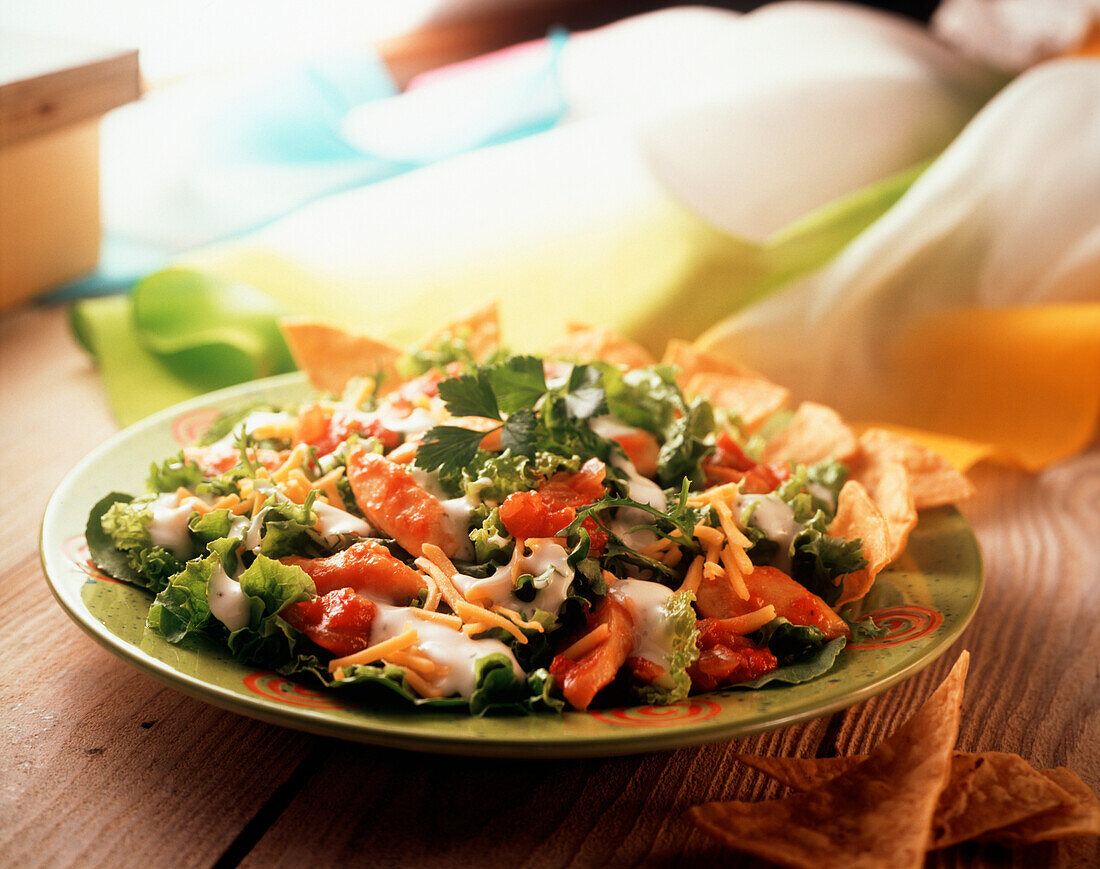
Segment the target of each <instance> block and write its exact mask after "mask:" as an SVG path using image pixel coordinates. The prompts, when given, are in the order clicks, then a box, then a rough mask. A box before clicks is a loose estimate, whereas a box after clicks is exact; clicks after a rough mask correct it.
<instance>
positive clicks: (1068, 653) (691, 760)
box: [0, 308, 1100, 869]
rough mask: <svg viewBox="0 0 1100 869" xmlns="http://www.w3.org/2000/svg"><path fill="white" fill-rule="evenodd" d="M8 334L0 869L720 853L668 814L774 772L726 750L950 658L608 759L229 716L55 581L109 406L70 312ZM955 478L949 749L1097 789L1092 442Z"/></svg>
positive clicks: (1055, 861) (833, 723)
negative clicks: (156, 676)
mask: <svg viewBox="0 0 1100 869" xmlns="http://www.w3.org/2000/svg"><path fill="white" fill-rule="evenodd" d="M0 353H2V356H0V384H2V390H0V394H2V399H0V407H2V414H0V419H2V420H3V425H2V427H0V432H2V433H0V438H2V441H0V445H2V448H0V484H2V485H0V504H2V507H0V511H2V512H0V529H2V532H0V554H2V557H0V563H2V564H3V565H4V567H3V573H2V577H3V579H2V581H0V866H16V865H18V866H69V865H80V866H88V865H102V866H111V867H112V869H116V867H124V866H135V867H146V866H151V865H152V866H161V865H164V866H211V865H214V866H235V865H237V864H242V865H245V866H271V865H281V866H299V865H310V866H329V865H339V864H358V865H365V866H422V865H423V866H456V867H457V866H461V867H475V866H511V865H525V866H526V865H529V866H627V865H636V864H644V865H652V866H681V865H683V866H707V865H713V864H715V863H722V862H731V861H730V859H729V857H728V855H727V854H726V853H724V852H722V851H721V850H720V849H717V848H715V847H714V846H712V845H710V844H709V842H708V841H707V840H706V839H704V838H703V837H702V836H701V835H699V834H697V833H694V832H693V831H692V829H691V828H690V827H689V826H688V825H687V824H685V823H684V821H683V819H682V813H683V811H684V809H686V808H687V807H688V806H690V805H692V804H694V803H698V802H702V801H706V800H714V799H722V798H735V797H736V798H741V799H744V798H749V799H757V798H762V797H768V796H773V795H775V794H776V793H777V790H776V788H775V787H773V786H770V785H768V784H767V783H766V782H765V780H764V779H763V778H762V777H761V776H760V775H758V774H756V773H753V772H751V771H748V770H746V769H745V768H744V767H742V766H741V765H740V764H739V763H738V762H737V761H736V760H735V758H734V755H735V754H736V753H737V752H759V753H768V754H778V755H796V754H797V755H818V756H826V755H834V754H842V755H843V754H855V753H859V752H862V751H866V750H867V749H868V748H870V747H871V746H873V745H875V744H876V743H877V742H878V741H879V740H880V739H881V738H882V737H883V735H884V734H887V733H890V732H891V731H893V730H894V729H895V728H896V727H897V726H898V725H899V724H900V723H901V722H903V721H904V720H905V719H906V718H907V717H908V716H909V715H910V714H911V713H912V712H913V711H914V710H915V709H916V708H917V706H918V705H919V704H920V702H921V701H922V700H923V699H924V697H925V696H927V694H928V693H929V691H930V690H931V688H932V687H933V686H934V685H935V684H936V683H938V682H939V680H940V679H941V678H942V677H943V676H944V674H945V673H946V671H947V669H948V666H949V659H950V660H953V659H954V654H950V655H948V656H946V657H945V658H944V659H942V660H941V661H939V662H937V663H936V664H934V665H933V666H931V667H929V668H928V670H926V671H925V672H924V673H923V674H922V675H920V676H919V677H917V678H915V679H913V680H911V681H910V682H907V683H905V684H902V685H900V686H898V687H896V688H894V689H892V690H891V691H888V692H887V693H885V694H883V695H881V696H879V697H877V698H875V699H873V700H871V701H869V702H867V703H865V704H862V705H861V706H857V707H854V708H852V709H849V710H847V711H845V712H841V713H837V714H836V715H833V716H831V717H830V718H825V719H821V720H818V721H813V722H810V723H808V724H803V725H799V726H796V727H791V728H788V729H786V730H781V731H778V732H775V733H770V734H766V735H763V736H757V737H753V738H750V739H744V740H740V741H736V742H727V743H721V744H717V745H710V746H706V747H703V748H691V749H683V750H681V751H674V752H667V753H663V754H652V755H643V756H637V757H622V758H612V759H609V760H584V761H553V762H547V761H491V760H466V759H455V758H448V757H435V756H430V755H418V754H412V753H405V752H401V751H394V750H385V749H378V748H372V747H369V746H362V745H354V744H350V743H344V742H340V741H337V740H333V739H325V738H320V737H316V736H311V735H308V734H304V733H299V732H296V731H293V730H284V729H281V728H279V727H274V726H271V725H267V724H262V723H260V722H258V721H253V720H251V719H248V718H242V717H240V716H238V715H235V714H232V713H229V712H223V711H221V710H220V709H215V708H213V707H211V706H208V705H206V704H204V703H201V702H199V701H197V700H192V699H190V698H188V697H185V696H183V695H182V694H179V693H177V692H175V691H173V690H171V689H169V688H166V687H163V686H162V685H161V684H160V683H158V682H156V681H154V680H153V679H151V678H148V677H146V676H143V675H140V674H138V673H137V672H136V671H134V670H133V669H131V668H130V667H129V666H127V665H126V664H124V663H122V662H121V661H119V660H118V659H116V658H114V657H112V656H111V655H110V654H108V653H107V652H106V651H104V650H103V649H101V648H100V647H99V646H97V645H96V644H95V643H94V642H92V640H90V639H89V638H88V637H87V636H85V634H84V633H83V632H82V631H81V630H80V629H79V628H77V626H76V625H74V624H73V623H72V622H70V621H69V619H68V618H67V617H66V616H65V614H64V613H63V612H62V611H61V609H60V607H58V605H57V604H56V603H55V602H54V600H53V598H52V597H51V595H50V592H49V590H48V589H47V587H46V584H45V581H44V580H43V577H42V572H41V567H40V565H39V560H38V553H37V551H36V550H37V545H36V541H37V537H38V526H39V522H40V520H41V516H42V511H43V509H44V507H45V505H46V501H47V499H48V497H49V495H50V492H51V490H52V489H53V487H54V486H55V485H56V484H57V483H58V482H59V481H60V480H61V478H62V476H63V475H64V474H65V473H66V472H67V471H68V470H69V468H70V467H71V466H72V465H73V464H74V463H75V462H76V461H77V460H78V459H80V458H81V457H82V456H83V455H84V454H86V453H87V452H88V451H89V450H91V449H92V448H93V447H95V446H96V445H97V444H99V443H100V442H101V441H102V440H103V439H104V438H106V437H107V436H108V435H110V434H111V433H113V432H114V431H115V428H116V426H115V424H114V423H113V421H112V420H111V418H110V416H109V413H108V410H107V406H106V403H105V400H104V397H103V393H102V391H101V388H100V384H99V383H98V381H97V377H96V373H95V371H94V369H93V366H92V364H91V362H90V361H89V360H88V359H87V358H86V357H85V356H84V355H83V353H82V352H81V351H80V350H78V348H77V347H76V346H75V345H74V344H73V342H72V340H71V339H70V338H69V336H68V335H67V333H66V329H65V316H64V312H63V311H61V310H58V309H42V308H30V309H23V310H19V311H16V312H13V313H11V314H8V315H6V316H5V317H4V318H2V319H0ZM973 478H974V480H975V482H976V483H977V484H978V486H979V492H980V494H979V496H978V498H977V499H976V500H975V501H974V502H973V503H971V504H970V505H968V506H967V507H966V512H967V514H968V515H969V517H970V519H971V521H972V523H973V525H974V529H975V531H976V532H977V535H978V537H979V538H980V540H981V544H982V548H983V550H984V552H985V559H986V565H987V573H988V586H987V591H986V595H985V600H984V601H983V602H982V606H981V610H980V611H979V613H978V615H977V617H976V618H975V620H974V622H973V624H972V626H971V627H970V628H969V630H967V632H966V633H965V635H964V636H963V639H962V641H961V642H960V643H959V645H958V647H957V648H958V649H961V648H968V649H970V651H971V653H972V654H973V661H972V667H971V676H970V682H969V686H968V688H969V690H968V692H967V698H966V704H965V708H964V718H963V724H962V731H961V735H960V738H959V745H960V747H961V748H964V749H997V750H1003V751H1014V752H1019V753H1020V754H1022V755H1023V756H1024V757H1026V758H1028V759H1029V760H1031V761H1032V762H1033V763H1035V764H1037V765H1041V766H1059V765H1064V766H1069V767H1072V768H1073V769H1075V770H1076V771H1077V772H1078V773H1079V774H1080V775H1081V776H1082V777H1083V778H1084V779H1085V781H1086V782H1088V784H1089V785H1090V786H1091V787H1092V788H1093V789H1094V790H1100V752H1098V747H1100V714H1098V708H1097V707H1098V701H1100V544H1098V541H1100V449H1096V448H1094V449H1093V450H1092V451H1090V452H1088V453H1087V454H1085V455H1082V456H1079V457H1077V458H1075V459H1073V460H1071V461H1068V462H1065V463H1063V464H1061V465H1059V466H1057V467H1054V468H1051V469H1050V470H1048V471H1046V472H1044V473H1042V474H1038V475H1035V476H1028V475H1025V474H1021V473H1015V472H1010V471H1005V470H997V469H993V468H981V469H979V470H978V471H977V472H976V473H975V474H974V475H973ZM929 864H930V865H934V866H1006V865H1031V866H1089V865H1092V866H1095V865H1100V843H1098V842H1097V840H1096V839H1086V840H1076V841H1072V842H1067V843H1063V844H1058V845H1040V846H1034V847H1030V848H1026V849H1017V850H1015V851H1011V850H1008V849H1005V848H1002V847H1000V846H995V845H984V846H977V845H966V846H961V847H957V848H954V849H951V850H949V851H946V852H941V853H938V854H936V855H934V856H932V857H931V858H930V859H929ZM738 865H749V863H748V861H745V863H744V864H742V863H738Z"/></svg>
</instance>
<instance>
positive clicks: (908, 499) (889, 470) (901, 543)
mask: <svg viewBox="0 0 1100 869" xmlns="http://www.w3.org/2000/svg"><path fill="white" fill-rule="evenodd" d="M870 482H871V486H873V487H874V488H872V487H871V486H867V485H866V483H865V484H864V485H865V487H866V488H867V494H868V495H870V496H871V500H872V501H874V502H875V506H876V507H878V508H879V510H880V511H881V512H882V517H883V518H884V519H885V520H886V525H887V527H888V528H889V530H890V561H891V562H893V561H895V560H897V558H898V557H899V556H900V555H901V554H902V553H903V552H904V551H905V547H906V545H907V544H908V542H909V532H911V531H912V530H913V529H914V528H916V527H917V506H916V504H915V503H914V501H913V489H912V487H911V486H910V485H909V472H908V471H907V470H905V466H904V465H902V464H901V463H900V462H883V464H882V466H881V467H880V468H879V473H878V474H876V475H875V476H874V478H873V479H872V480H871V481H870Z"/></svg>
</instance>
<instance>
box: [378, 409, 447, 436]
mask: <svg viewBox="0 0 1100 869" xmlns="http://www.w3.org/2000/svg"><path fill="white" fill-rule="evenodd" d="M372 416H373V417H374V418H375V419H376V420H378V422H380V423H382V425H384V426H385V427H386V428H388V429H389V430H390V431H393V432H400V433H401V434H404V435H406V436H407V437H410V438H414V437H418V436H419V435H422V434H424V432H426V431H427V430H428V429H430V428H434V427H435V426H436V425H437V424H438V420H437V419H436V417H435V414H433V413H432V412H431V411H430V410H427V409H425V408H423V407H414V408H413V409H412V411H411V412H410V413H399V412H397V411H395V410H393V409H382V410H378V411H376V412H375V413H374V414H372Z"/></svg>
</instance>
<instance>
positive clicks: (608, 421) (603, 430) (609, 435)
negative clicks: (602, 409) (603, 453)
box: [588, 413, 638, 441]
mask: <svg viewBox="0 0 1100 869" xmlns="http://www.w3.org/2000/svg"><path fill="white" fill-rule="evenodd" d="M588 427H589V428H590V429H592V431H594V432H595V433H596V434H598V435H599V436H600V437H602V438H606V439H607V440H609V441H613V440H615V438H621V437H626V436H627V435H632V434H634V433H635V432H636V431H638V428H637V426H633V425H627V424H626V423H625V422H623V421H622V420H621V419H619V418H618V417H617V416H612V415H611V414H607V413H605V414H604V415H603V416H594V417H592V418H591V419H590V420H588Z"/></svg>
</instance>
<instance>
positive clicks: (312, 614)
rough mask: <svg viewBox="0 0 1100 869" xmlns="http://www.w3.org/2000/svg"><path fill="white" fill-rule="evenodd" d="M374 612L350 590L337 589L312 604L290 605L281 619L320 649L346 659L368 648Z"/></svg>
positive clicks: (364, 600) (306, 602) (368, 602)
mask: <svg viewBox="0 0 1100 869" xmlns="http://www.w3.org/2000/svg"><path fill="white" fill-rule="evenodd" d="M376 612H378V608H377V607H376V606H375V605H374V604H373V603H371V602H370V601H369V600H366V599H364V598H361V597H359V595H357V594H356V593H355V592H354V591H352V590H351V589H350V588H338V589H336V590H335V591H330V592H329V593H328V594H326V595H323V596H321V597H315V598H314V599H313V600H307V601H302V602H300V603H294V604H291V605H290V606H288V607H286V608H285V609H283V611H282V613H281V615H282V617H283V618H284V619H286V620H287V621H288V622H289V623H290V624H291V625H292V626H293V627H295V628H297V629H298V630H300V631H302V632H303V633H304V634H305V635H306V636H307V637H309V638H310V639H311V640H313V642H315V643H316V644H317V645H318V646H320V647H321V648H322V649H328V650H329V651H330V652H332V653H333V654H334V655H337V656H341V655H350V654H352V652H358V651H359V650H360V649H365V648H367V646H369V645H370V626H371V622H372V621H373V620H374V615H375V613H376Z"/></svg>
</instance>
